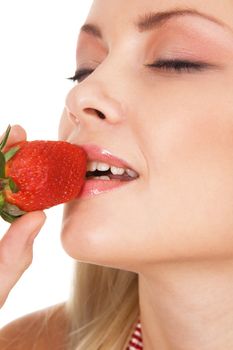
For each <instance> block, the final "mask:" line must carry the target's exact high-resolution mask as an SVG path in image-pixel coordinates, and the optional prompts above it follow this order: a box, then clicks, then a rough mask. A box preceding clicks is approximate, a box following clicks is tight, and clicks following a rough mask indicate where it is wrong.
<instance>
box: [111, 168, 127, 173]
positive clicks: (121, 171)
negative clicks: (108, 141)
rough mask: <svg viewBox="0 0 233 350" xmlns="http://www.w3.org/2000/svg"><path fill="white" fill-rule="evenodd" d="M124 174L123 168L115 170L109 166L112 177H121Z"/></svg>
mask: <svg viewBox="0 0 233 350" xmlns="http://www.w3.org/2000/svg"><path fill="white" fill-rule="evenodd" d="M124 172H125V169H123V168H117V167H115V166H111V173H112V174H113V175H123V174H124Z"/></svg>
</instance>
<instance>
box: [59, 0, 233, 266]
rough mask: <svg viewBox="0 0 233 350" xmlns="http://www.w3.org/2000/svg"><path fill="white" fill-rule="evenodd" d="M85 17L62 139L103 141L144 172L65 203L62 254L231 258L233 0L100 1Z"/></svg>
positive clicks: (122, 261) (111, 258) (125, 259)
mask: <svg viewBox="0 0 233 350" xmlns="http://www.w3.org/2000/svg"><path fill="white" fill-rule="evenodd" d="M178 10H180V11H183V12H177V13H175V11H178ZM188 11H189V12H188ZM197 12H198V13H201V14H202V15H200V14H198V13H197ZM85 23H86V24H90V25H91V26H85V27H84V28H83V30H81V32H80V36H79V40H78V45H77V67H76V69H78V70H80V69H82V68H85V69H86V68H88V70H90V71H89V72H86V73H85V74H84V75H82V77H81V78H80V82H79V83H78V84H76V83H75V84H74V85H73V88H72V89H71V90H70V92H69V94H68V96H67V99H66V107H67V108H65V109H64V112H63V115H62V118H61V123H60V128H59V137H60V139H63V140H67V141H69V142H71V143H75V144H78V145H81V146H82V145H87V144H92V145H93V144H94V145H98V146H99V147H101V148H103V149H105V150H107V151H109V152H111V153H112V154H113V155H114V156H117V157H119V158H121V159H123V160H124V161H126V162H128V163H129V164H130V166H131V167H132V168H133V169H134V170H135V171H136V172H137V173H138V174H139V177H138V178H137V179H135V180H132V181H129V182H127V183H125V184H124V186H121V187H119V188H115V189H113V190H110V191H107V192H104V193H100V194H98V195H94V196H91V197H89V198H79V199H77V200H74V201H72V202H70V203H68V204H66V206H65V211H64V218H63V227H62V243H63V246H64V248H65V250H66V251H67V253H68V254H69V255H70V256H72V257H74V258H75V259H78V260H80V261H85V262H91V263H94V264H97V265H98V264H100V265H106V266H111V267H116V268H122V269H126V270H130V271H136V272H140V271H143V270H145V269H147V268H149V267H150V266H152V265H153V264H156V263H158V262H176V261H184V260H187V261H188V260H195V259H196V260H200V259H209V258H210V259H211V258H227V257H229V256H231V257H232V255H233V2H232V0H222V1H218V0H208V1H202V0H200V1H199V0H183V1H182V0H164V1H156V0H144V1H142V0H134V1H125V0H95V1H94V2H93V5H92V8H91V10H90V13H89V15H88V17H87V20H86V22H85ZM93 26H94V27H93ZM172 60H173V62H172ZM174 60H175V61H182V62H183V63H182V62H180V63H179V62H178V63H174ZM184 61H185V62H186V63H185V62H184ZM166 62H167V63H166ZM152 65H154V66H152ZM99 112H101V114H100V113H99ZM75 117H76V118H77V119H78V120H79V122H77V120H76V118H75ZM99 181H103V180H100V179H99ZM106 181H107V180H106ZM109 181H112V180H109Z"/></svg>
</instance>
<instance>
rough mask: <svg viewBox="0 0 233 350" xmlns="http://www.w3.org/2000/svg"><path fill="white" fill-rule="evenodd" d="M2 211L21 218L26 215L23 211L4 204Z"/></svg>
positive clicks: (12, 205) (14, 206)
mask: <svg viewBox="0 0 233 350" xmlns="http://www.w3.org/2000/svg"><path fill="white" fill-rule="evenodd" d="M3 210H4V212H5V213H7V214H9V215H12V216H22V215H24V214H26V212H25V211H23V210H21V209H19V208H18V207H17V206H16V205H14V204H10V203H7V202H5V204H4V207H3Z"/></svg>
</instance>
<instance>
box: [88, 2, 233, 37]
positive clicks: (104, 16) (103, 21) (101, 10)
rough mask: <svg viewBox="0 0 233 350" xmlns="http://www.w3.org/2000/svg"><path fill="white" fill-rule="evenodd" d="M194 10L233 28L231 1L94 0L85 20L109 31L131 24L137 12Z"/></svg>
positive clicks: (232, 4)
mask: <svg viewBox="0 0 233 350" xmlns="http://www.w3.org/2000/svg"><path fill="white" fill-rule="evenodd" d="M174 9H175V10H176V9H194V10H197V11H199V12H202V13H205V14H207V15H209V16H212V17H215V18H217V19H219V20H220V21H222V22H225V23H226V24H227V25H228V26H230V27H231V28H232V31H233V0H221V1H219V0H205V1H203V0H163V1H161V0H94V1H93V4H92V7H91V10H90V12H89V15H88V18H87V20H86V22H91V23H96V24H98V25H99V26H101V28H102V29H103V30H107V31H108V32H109V31H112V34H113V33H114V32H116V31H120V30H121V29H125V28H126V27H127V26H130V25H132V23H134V22H135V19H136V18H138V16H139V15H143V14H145V13H148V12H162V11H170V10H174Z"/></svg>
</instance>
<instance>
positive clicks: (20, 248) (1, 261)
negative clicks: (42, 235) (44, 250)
mask: <svg viewBox="0 0 233 350" xmlns="http://www.w3.org/2000/svg"><path fill="white" fill-rule="evenodd" d="M45 219H46V216H45V214H44V212H42V211H35V212H31V213H27V214H25V215H23V216H22V217H20V218H18V219H17V220H16V221H14V222H13V223H12V224H11V226H10V227H9V229H8V231H7V232H6V234H5V235H4V236H3V238H2V240H1V241H0V307H1V306H2V305H3V304H4V302H5V300H6V298H7V296H8V294H9V292H10V290H11V289H12V287H13V286H14V285H15V283H16V282H17V281H18V279H19V278H20V277H21V275H22V274H23V272H24V271H25V270H26V269H27V268H28V267H29V266H30V264H31V262H32V257H33V249H32V248H33V241H34V239H35V237H36V236H37V234H38V233H39V231H40V229H41V227H42V226H43V224H44V222H45Z"/></svg>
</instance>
